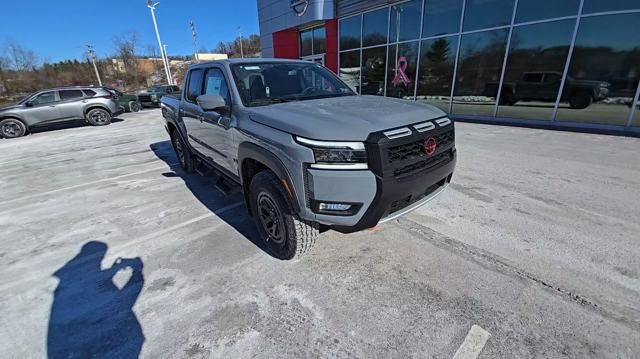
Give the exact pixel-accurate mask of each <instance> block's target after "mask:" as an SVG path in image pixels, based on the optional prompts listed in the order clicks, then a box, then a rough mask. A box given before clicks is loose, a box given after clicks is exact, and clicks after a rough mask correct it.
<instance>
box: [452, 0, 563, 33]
mask: <svg viewBox="0 0 640 359" xmlns="http://www.w3.org/2000/svg"><path fill="white" fill-rule="evenodd" d="M514 1H515V0H467V4H466V7H465V14H464V31H471V30H478V29H486V28H490V27H497V26H503V25H508V24H510V23H511V16H512V15H513V6H514ZM562 1H565V0H562Z"/></svg>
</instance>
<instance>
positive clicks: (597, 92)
mask: <svg viewBox="0 0 640 359" xmlns="http://www.w3.org/2000/svg"><path fill="white" fill-rule="evenodd" d="M638 24H640V13H632V14H619V15H608V16H592V17H586V18H583V19H581V20H580V27H579V29H578V35H577V37H576V44H575V47H574V49H573V53H572V55H571V64H570V65H569V73H568V74H567V79H566V80H565V83H564V88H563V90H562V97H561V98H560V104H559V105H558V106H559V107H558V114H557V117H556V120H557V121H578V122H583V123H598V124H606V125H618V126H625V125H626V124H627V121H628V118H629V111H630V110H631V102H632V101H633V97H634V96H635V93H636V88H637V86H638V80H639V79H640V61H638V59H639V58H640V57H639V56H640V37H638V30H637V28H638Z"/></svg>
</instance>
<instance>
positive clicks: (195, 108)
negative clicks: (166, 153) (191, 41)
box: [180, 69, 206, 155]
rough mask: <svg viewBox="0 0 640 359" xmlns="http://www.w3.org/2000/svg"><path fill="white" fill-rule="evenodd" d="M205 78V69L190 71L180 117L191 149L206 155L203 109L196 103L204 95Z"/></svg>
mask: <svg viewBox="0 0 640 359" xmlns="http://www.w3.org/2000/svg"><path fill="white" fill-rule="evenodd" d="M203 77H204V70H203V69H194V70H191V71H189V77H188V79H187V82H186V88H185V91H184V96H182V101H181V103H180V116H181V117H182V122H183V123H184V126H185V127H186V128H187V141H189V145H191V148H193V149H195V150H196V151H198V152H200V153H201V154H203V155H206V150H205V147H204V146H203V145H202V143H203V140H202V133H201V130H202V126H201V122H202V121H201V120H200V118H201V117H202V108H200V105H198V104H197V103H196V98H198V96H200V95H201V94H202V79H203Z"/></svg>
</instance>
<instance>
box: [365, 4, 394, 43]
mask: <svg viewBox="0 0 640 359" xmlns="http://www.w3.org/2000/svg"><path fill="white" fill-rule="evenodd" d="M388 31H389V8H384V9H380V10H377V11H372V12H369V13H366V14H364V20H363V24H362V46H374V45H381V44H386V43H387V32H388Z"/></svg>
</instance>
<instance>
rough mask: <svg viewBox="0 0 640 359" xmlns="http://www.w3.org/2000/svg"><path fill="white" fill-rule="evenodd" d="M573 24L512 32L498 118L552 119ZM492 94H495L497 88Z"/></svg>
mask: <svg viewBox="0 0 640 359" xmlns="http://www.w3.org/2000/svg"><path fill="white" fill-rule="evenodd" d="M575 22H576V20H564V21H556V22H548V23H542V24H535V25H527V26H521V27H516V28H514V29H513V33H512V35H511V48H510V49H509V58H508V59H507V68H506V70H505V74H504V82H503V84H502V94H501V96H500V106H499V107H498V116H499V117H509V118H524V119H540V120H552V119H553V109H554V107H555V102H556V99H557V97H558V91H560V83H561V80H562V73H563V72H564V67H565V65H566V62H567V55H568V54H569V46H570V45H571V36H572V35H573V29H574V27H575ZM495 85H497V83H496V84H495ZM492 91H494V92H496V93H497V89H492Z"/></svg>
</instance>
